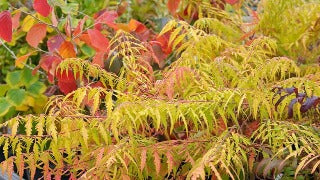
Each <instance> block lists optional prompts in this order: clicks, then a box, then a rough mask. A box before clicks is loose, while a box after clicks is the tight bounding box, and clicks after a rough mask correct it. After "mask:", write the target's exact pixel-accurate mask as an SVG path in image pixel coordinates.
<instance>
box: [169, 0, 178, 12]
mask: <svg viewBox="0 0 320 180" xmlns="http://www.w3.org/2000/svg"><path fill="white" fill-rule="evenodd" d="M179 4H180V0H168V4H167V6H168V9H169V11H170V13H171V14H172V15H175V14H176V11H177V9H178V7H179Z"/></svg>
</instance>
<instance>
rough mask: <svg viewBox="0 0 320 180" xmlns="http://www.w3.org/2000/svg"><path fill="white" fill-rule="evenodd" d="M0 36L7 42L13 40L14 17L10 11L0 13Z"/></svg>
mask: <svg viewBox="0 0 320 180" xmlns="http://www.w3.org/2000/svg"><path fill="white" fill-rule="evenodd" d="M0 38H2V39H4V40H5V41H7V42H10V41H11V40H12V19H11V14H10V13H9V11H3V12H1V13H0Z"/></svg>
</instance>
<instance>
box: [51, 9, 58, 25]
mask: <svg viewBox="0 0 320 180" xmlns="http://www.w3.org/2000/svg"><path fill="white" fill-rule="evenodd" d="M51 23H52V25H53V26H56V27H57V25H58V23H59V22H58V19H57V16H56V14H55V12H54V10H52V11H51Z"/></svg>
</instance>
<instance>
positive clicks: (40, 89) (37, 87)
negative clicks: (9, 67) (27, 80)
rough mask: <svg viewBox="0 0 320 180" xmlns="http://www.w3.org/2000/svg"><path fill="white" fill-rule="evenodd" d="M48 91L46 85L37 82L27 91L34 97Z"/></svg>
mask: <svg viewBox="0 0 320 180" xmlns="http://www.w3.org/2000/svg"><path fill="white" fill-rule="evenodd" d="M46 89H47V87H46V85H45V84H44V83H42V82H40V81H37V82H35V83H33V84H31V85H30V87H29V88H27V91H28V92H29V93H31V94H32V95H34V96H39V95H40V94H42V93H44V92H45V91H46Z"/></svg>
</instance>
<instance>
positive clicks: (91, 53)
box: [81, 44, 96, 57]
mask: <svg viewBox="0 0 320 180" xmlns="http://www.w3.org/2000/svg"><path fill="white" fill-rule="evenodd" d="M81 51H82V52H83V54H84V55H86V56H88V57H93V56H94V54H95V53H96V51H95V50H94V49H93V48H91V47H89V46H88V45H86V44H85V45H83V46H81Z"/></svg>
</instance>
